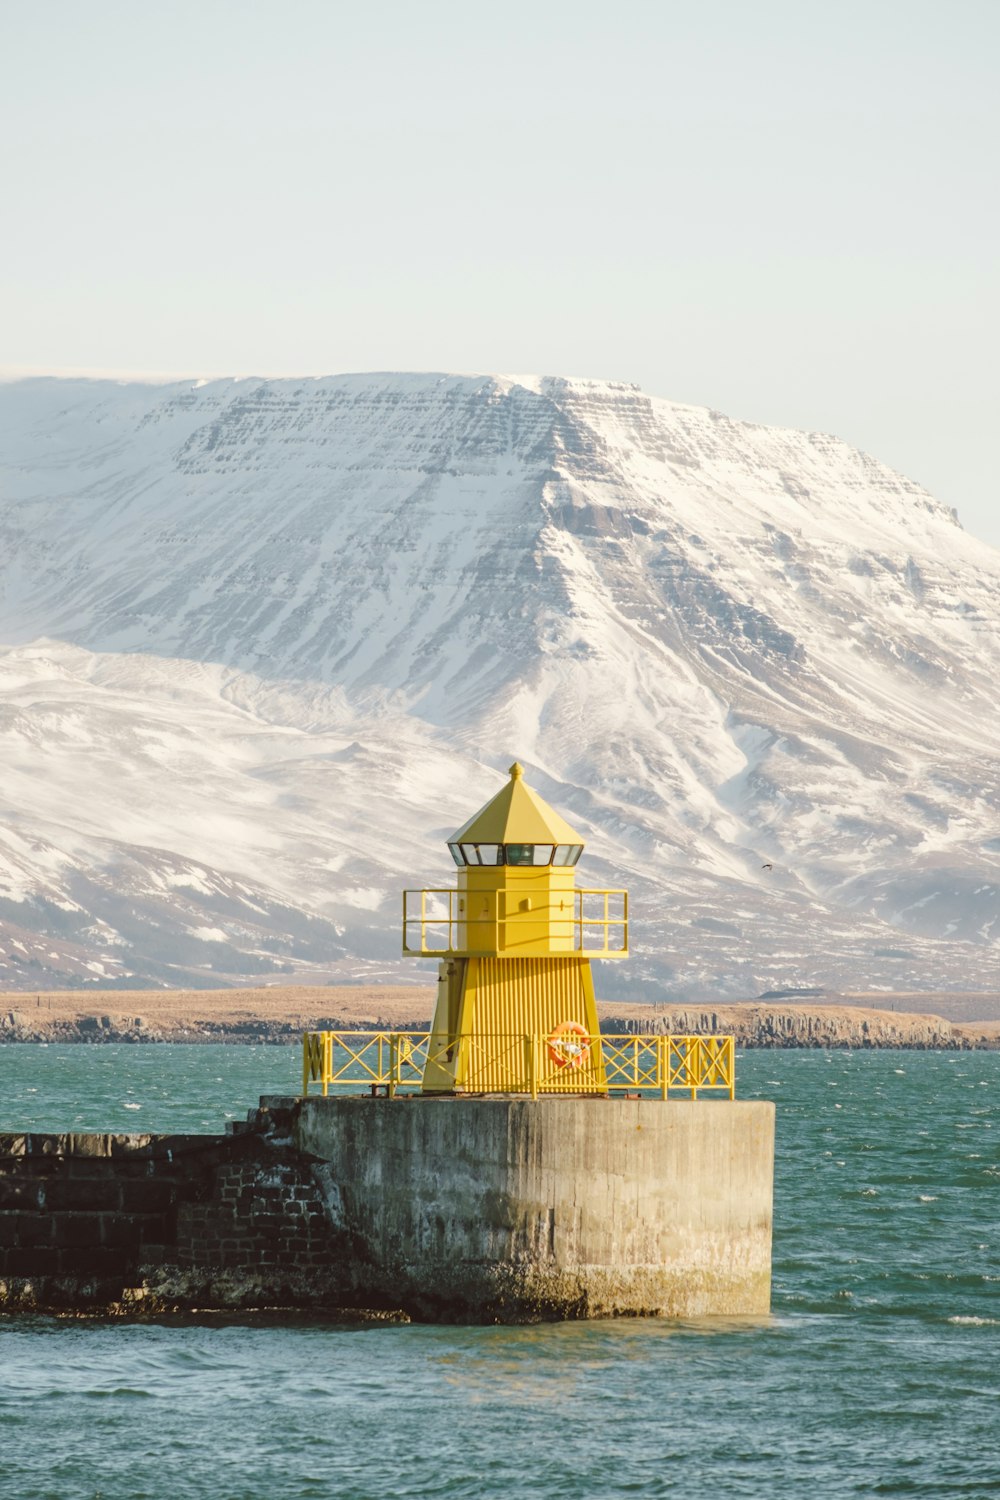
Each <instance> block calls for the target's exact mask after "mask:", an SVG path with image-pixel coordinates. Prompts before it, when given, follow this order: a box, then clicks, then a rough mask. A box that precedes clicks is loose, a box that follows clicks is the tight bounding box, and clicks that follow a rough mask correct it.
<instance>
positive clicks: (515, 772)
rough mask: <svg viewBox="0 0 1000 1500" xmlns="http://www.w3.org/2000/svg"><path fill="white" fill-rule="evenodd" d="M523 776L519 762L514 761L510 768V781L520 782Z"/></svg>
mask: <svg viewBox="0 0 1000 1500" xmlns="http://www.w3.org/2000/svg"><path fill="white" fill-rule="evenodd" d="M523 775H524V767H523V766H522V765H521V762H520V761H519V760H516V761H515V762H514V764H513V765H512V766H511V768H510V779H511V781H520V779H521V777H522V776H523Z"/></svg>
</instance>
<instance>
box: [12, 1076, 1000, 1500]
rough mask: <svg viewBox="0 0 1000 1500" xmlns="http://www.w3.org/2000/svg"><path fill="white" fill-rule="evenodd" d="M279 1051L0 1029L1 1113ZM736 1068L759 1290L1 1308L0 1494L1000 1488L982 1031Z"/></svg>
mask: <svg viewBox="0 0 1000 1500" xmlns="http://www.w3.org/2000/svg"><path fill="white" fill-rule="evenodd" d="M297 1066H298V1056H297V1050H296V1049H294V1048H288V1049H285V1048H275V1047H261V1048H241V1047H215V1046H203V1047H194V1046H192V1047H169V1046H149V1047H120V1048H118V1047H90V1048H87V1047H62V1048H60V1047H54V1046H53V1047H48V1048H41V1047H30V1046H8V1047H0V1101H2V1103H0V1129H6V1128H10V1127H14V1126H19V1127H22V1128H23V1127H25V1126H27V1125H29V1124H30V1125H31V1126H32V1127H33V1128H35V1129H52V1130H56V1129H67V1128H75V1129H86V1128H105V1129H107V1128H114V1129H139V1128H143V1129H184V1130H188V1129H212V1128H217V1126H218V1123H219V1121H220V1120H221V1119H222V1118H225V1117H226V1116H227V1115H238V1114H242V1113H243V1112H244V1110H245V1109H246V1107H247V1106H248V1105H249V1104H251V1103H252V1102H254V1100H255V1098H256V1095H257V1094H258V1093H261V1092H290V1091H294V1089H295V1085H296V1075H297ZM737 1078H738V1093H739V1095H740V1097H743V1098H773V1099H774V1100H775V1101H776V1103H777V1107H778V1119H777V1132H778V1135H777V1159H776V1182H775V1227H774V1294H773V1305H772V1313H771V1316H770V1317H768V1318H765V1319H761V1320H759V1321H755V1322H748V1323H738V1322H735V1323H734V1322H725V1321H719V1322H711V1321H707V1322H703V1323H698V1324H682V1325H673V1324H668V1323H658V1322H646V1321H622V1322H610V1323H592V1324H586V1323H583V1324H561V1325H543V1326H540V1327H532V1328H435V1327H421V1326H416V1325H411V1326H405V1325H404V1326H396V1325H393V1326H387V1325H373V1326H367V1327H362V1328H344V1327H338V1326H332V1325H329V1324H325V1323H323V1322H321V1321H309V1320H302V1321H299V1322H295V1323H292V1324H288V1323H287V1322H270V1323H268V1322H266V1321H262V1320H257V1321H253V1320H247V1321H243V1322H240V1321H232V1320H231V1321H227V1322H220V1321H215V1322H213V1321H210V1320H205V1321H202V1322H196V1321H188V1322H186V1323H159V1324H142V1325H135V1324H133V1325H111V1324H101V1323H77V1322H62V1321H59V1320H55V1319H47V1318H16V1319H6V1320H0V1496H2V1497H3V1500H8V1497H10V1500H15V1497H16V1500H42V1497H45V1500H271V1497H275V1500H300V1497H302V1500H305V1497H326V1496H330V1497H334V1496H336V1497H344V1500H354V1497H358V1500H361V1497H365V1500H368V1497H372V1500H375V1497H382V1496H421V1497H446V1496H447V1497H451V1496H456V1497H459V1496H460V1497H491V1500H492V1497H498V1500H499V1497H511V1500H522V1497H524V1500H528V1497H530V1500H539V1497H546V1496H560V1497H561V1496H565V1497H591V1496H593V1497H599V1496H606V1495H607V1496H661V1495H662V1496H667V1495H678V1496H680V1495H684V1496H687V1497H695V1500H700V1497H710V1496H711V1497H716V1496H724V1497H728V1496H733V1497H736V1496H752V1497H760V1500H770V1497H786V1496H787V1497H796V1500H800V1497H808V1500H826V1497H835V1496H848V1495H851V1496H877V1495H898V1496H907V1495H914V1496H926V1497H930V1500H949V1497H957V1496H968V1497H980V1496H981V1497H987V1496H994V1495H996V1494H998V1493H1000V1100H998V1089H1000V1054H988V1053H983V1054H975V1053H973V1054H964V1055H963V1054H957V1055H955V1054H947V1053H926V1054H919V1053H859V1054H846V1053H812V1052H800V1053H796V1052H788V1053H781V1052H771V1053H746V1054H744V1055H743V1056H742V1057H740V1058H739V1060H738V1063H737ZM137 1104H138V1105H139V1108H138V1109H136V1108H134V1106H135V1105H137ZM129 1106H132V1107H129ZM719 1107H720V1108H724V1107H725V1105H724V1104H720V1106H719Z"/></svg>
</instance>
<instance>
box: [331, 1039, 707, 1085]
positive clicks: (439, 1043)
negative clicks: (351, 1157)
mask: <svg viewBox="0 0 1000 1500" xmlns="http://www.w3.org/2000/svg"><path fill="white" fill-rule="evenodd" d="M459 1049H464V1050H463V1051H462V1066H461V1078H462V1092H463V1093H472V1094H474V1093H477V1092H478V1093H483V1092H489V1093H503V1094H529V1095H530V1096H531V1098H532V1099H537V1097H538V1095H539V1094H579V1093H593V1092H594V1091H595V1087H597V1086H599V1089H600V1092H601V1093H608V1094H613V1093H624V1092H628V1093H636V1092H637V1093H649V1094H658V1095H659V1096H660V1098H662V1099H666V1098H669V1096H670V1094H671V1093H680V1092H683V1093H686V1094H687V1095H688V1097H689V1098H691V1099H697V1097H698V1094H699V1092H700V1091H701V1090H704V1089H713V1090H721V1091H724V1092H725V1093H726V1094H727V1095H728V1097H729V1098H730V1099H733V1098H735V1097H736V1073H735V1049H734V1044H733V1038H732V1037H731V1036H628V1035H622V1036H592V1037H590V1038H589V1045H587V1046H586V1047H585V1048H584V1049H583V1054H584V1060H583V1061H582V1063H581V1065H580V1066H577V1067H572V1066H566V1065H565V1063H564V1064H562V1065H560V1064H559V1063H557V1062H556V1061H554V1060H553V1056H552V1049H551V1047H550V1042H549V1038H548V1037H545V1036H517V1035H510V1036H476V1035H474V1034H470V1035H466V1036H456V1037H450V1038H441V1037H438V1036H435V1035H434V1033H432V1032H430V1031H307V1032H306V1033H305V1035H304V1036H303V1038H302V1092H303V1094H308V1093H309V1086H310V1084H318V1085H319V1087H320V1090H321V1092H322V1093H323V1094H324V1095H325V1094H328V1093H329V1092H330V1090H331V1088H332V1089H334V1090H336V1091H341V1090H346V1089H357V1088H361V1089H364V1088H368V1089H371V1091H372V1092H373V1093H374V1092H376V1091H377V1090H378V1089H380V1088H384V1089H385V1091H386V1093H388V1094H389V1095H390V1096H392V1095H395V1094H396V1093H398V1092H399V1091H400V1090H401V1089H403V1090H414V1089H419V1088H420V1086H421V1083H422V1080H423V1076H424V1069H425V1067H426V1066H427V1063H428V1062H429V1061H430V1062H434V1063H436V1064H439V1065H441V1066H442V1067H445V1068H447V1067H449V1066H451V1065H452V1063H453V1060H454V1059H455V1057H456V1055H457V1052H458V1050H459ZM477 1081H478V1083H479V1085H480V1086H479V1087H478V1088H477Z"/></svg>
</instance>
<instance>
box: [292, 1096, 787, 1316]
mask: <svg viewBox="0 0 1000 1500" xmlns="http://www.w3.org/2000/svg"><path fill="white" fill-rule="evenodd" d="M292 1134H293V1138H294V1140H295V1142H296V1144H297V1145H298V1146H299V1147H300V1148H301V1149H302V1150H303V1151H304V1152H307V1153H309V1154H310V1155H311V1156H314V1157H318V1158H320V1159H321V1162H322V1164H323V1165H322V1166H319V1167H317V1168H316V1169H315V1175H316V1176H317V1179H318V1180H319V1181H320V1182H321V1183H322V1184H323V1185H324V1187H325V1191H326V1196H327V1203H328V1211H329V1213H330V1216H331V1224H332V1225H335V1226H336V1227H337V1228H338V1229H339V1230H340V1231H341V1232H342V1233H343V1234H344V1235H345V1236H348V1237H349V1238H350V1240H351V1242H352V1243H353V1244H354V1246H355V1247H356V1250H355V1255H354V1259H353V1270H354V1284H353V1289H352V1295H353V1296H354V1297H357V1298H361V1299H363V1300H366V1301H369V1302H373V1303H375V1304H379V1303H384V1304H386V1305H392V1306H402V1307H404V1308H406V1309H407V1310H409V1311H411V1312H413V1313H414V1314H415V1315H417V1316H423V1317H452V1318H474V1319H493V1318H499V1319H503V1320H507V1319H522V1318H531V1317H601V1316H613V1315H616V1314H660V1315H666V1316H671V1317H699V1316H702V1315H706V1314H729V1315H739V1314H762V1313H766V1312H767V1311H768V1308H769V1304H770V1273H771V1204H772V1181H773V1159H774V1106H773V1105H772V1104H769V1103H756V1102H754V1103H743V1102H735V1103H733V1102H729V1101H718V1102H716V1101H712V1102H707V1101H706V1102H702V1101H698V1102H679V1101H669V1102H664V1101H661V1100H627V1099H564V1098H562V1099H544V1098H543V1099H539V1100H537V1101H529V1100H518V1099H423V1098H412V1099H394V1100H388V1099H362V1098H343V1097H340V1098H328V1099H322V1098H310V1099H307V1100H303V1101H301V1102H299V1103H298V1104H297V1105H296V1107H295V1110H294V1113H293V1125H292Z"/></svg>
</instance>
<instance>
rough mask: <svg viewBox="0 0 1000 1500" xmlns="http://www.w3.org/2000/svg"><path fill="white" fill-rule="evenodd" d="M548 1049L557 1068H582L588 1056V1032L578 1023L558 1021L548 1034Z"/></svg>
mask: <svg viewBox="0 0 1000 1500" xmlns="http://www.w3.org/2000/svg"><path fill="white" fill-rule="evenodd" d="M548 1049H549V1057H550V1059H551V1060H552V1062H554V1063H555V1065H556V1067H557V1068H582V1067H583V1066H584V1065H585V1063H586V1061H587V1059H588V1058H589V1056H590V1032H589V1031H588V1030H587V1028H586V1026H581V1025H580V1023H579V1021H560V1022H559V1025H558V1026H556V1027H555V1029H554V1030H553V1031H551V1032H550V1033H549V1038H548Z"/></svg>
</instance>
